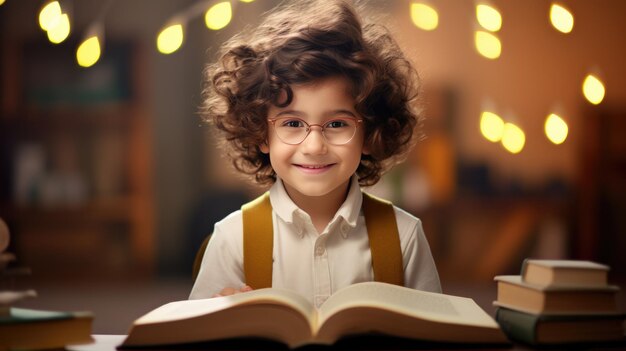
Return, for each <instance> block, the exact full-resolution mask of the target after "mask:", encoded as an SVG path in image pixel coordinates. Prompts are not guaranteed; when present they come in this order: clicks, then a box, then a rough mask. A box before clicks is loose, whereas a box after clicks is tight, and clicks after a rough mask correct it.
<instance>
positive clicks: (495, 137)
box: [480, 111, 504, 143]
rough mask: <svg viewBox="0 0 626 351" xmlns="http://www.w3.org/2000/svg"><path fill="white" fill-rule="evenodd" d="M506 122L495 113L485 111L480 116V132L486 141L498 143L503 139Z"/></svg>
mask: <svg viewBox="0 0 626 351" xmlns="http://www.w3.org/2000/svg"><path fill="white" fill-rule="evenodd" d="M503 131H504V121H503V120H502V118H501V117H500V116H498V115H497V114H495V113H493V112H489V111H484V112H483V113H482V114H481V116H480V132H481V134H482V135H483V136H484V137H485V139H487V140H489V141H491V142H493V143H497V142H498V141H500V140H501V139H502V133H503Z"/></svg>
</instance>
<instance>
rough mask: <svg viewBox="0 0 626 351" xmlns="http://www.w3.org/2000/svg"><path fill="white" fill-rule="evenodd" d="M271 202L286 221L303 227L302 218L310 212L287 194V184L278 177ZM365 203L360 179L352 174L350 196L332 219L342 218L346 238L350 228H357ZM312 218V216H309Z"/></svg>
mask: <svg viewBox="0 0 626 351" xmlns="http://www.w3.org/2000/svg"><path fill="white" fill-rule="evenodd" d="M270 202H271V204H272V208H273V209H274V212H275V213H276V215H277V216H278V217H280V218H281V219H282V220H283V221H285V222H286V223H292V224H295V225H296V226H297V227H299V228H302V226H303V223H302V220H304V218H308V214H306V213H305V212H304V211H302V210H301V209H300V208H299V207H298V206H297V205H296V204H295V203H294V202H293V200H291V198H290V197H289V195H288V194H287V190H285V186H284V184H283V181H282V180H281V179H280V178H278V177H277V178H276V182H275V183H274V185H272V187H271V188H270ZM362 203H363V194H362V193H361V187H360V186H359V179H358V177H357V176H356V175H354V176H352V178H351V180H350V186H349V188H348V196H347V197H346V200H345V201H344V202H343V204H341V206H340V207H339V210H337V213H335V216H334V217H333V219H332V220H331V223H332V224H333V225H336V224H334V223H335V222H337V221H338V220H340V219H341V220H342V222H343V223H341V226H340V228H339V233H341V236H342V237H343V238H344V239H345V238H347V236H348V233H349V232H350V229H352V228H355V227H356V225H357V220H358V218H359V214H360V212H361V204H362ZM296 217H298V219H300V221H299V222H296V220H295V218H296ZM309 220H310V218H309ZM298 235H300V236H303V235H304V231H303V230H298Z"/></svg>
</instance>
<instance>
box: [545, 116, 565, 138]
mask: <svg viewBox="0 0 626 351" xmlns="http://www.w3.org/2000/svg"><path fill="white" fill-rule="evenodd" d="M544 131H545V133H546V136H547V137H548V140H550V141H551V142H552V143H554V144H555V145H560V144H562V143H563V142H564V141H565V139H567V133H568V131H569V128H568V126H567V123H566V122H565V121H564V120H563V118H561V117H560V116H559V115H557V114H555V113H551V114H550V115H548V117H547V118H546V122H545V124H544Z"/></svg>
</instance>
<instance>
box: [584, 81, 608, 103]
mask: <svg viewBox="0 0 626 351" xmlns="http://www.w3.org/2000/svg"><path fill="white" fill-rule="evenodd" d="M604 93H605V89H604V84H603V83H602V81H601V80H600V79H598V78H597V77H596V76H594V75H592V74H589V75H587V77H586V78H585V80H584V81H583V95H584V96H585V98H586V99H587V101H589V102H590V103H592V104H594V105H598V104H599V103H601V102H602V100H603V99H604Z"/></svg>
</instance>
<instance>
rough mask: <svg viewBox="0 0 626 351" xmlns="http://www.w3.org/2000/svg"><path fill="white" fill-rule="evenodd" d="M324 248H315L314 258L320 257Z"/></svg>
mask: <svg viewBox="0 0 626 351" xmlns="http://www.w3.org/2000/svg"><path fill="white" fill-rule="evenodd" d="M324 251H325V250H324V248H323V247H321V246H318V247H316V248H315V255H316V256H322V255H323V254H324Z"/></svg>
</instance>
